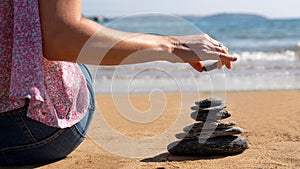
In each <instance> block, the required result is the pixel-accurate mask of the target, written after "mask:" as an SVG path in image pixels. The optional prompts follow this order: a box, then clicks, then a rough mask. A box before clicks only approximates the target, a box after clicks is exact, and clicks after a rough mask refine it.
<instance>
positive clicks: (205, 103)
mask: <svg viewBox="0 0 300 169" xmlns="http://www.w3.org/2000/svg"><path fill="white" fill-rule="evenodd" d="M195 104H196V105H197V106H199V107H200V108H203V109H204V108H209V107H216V106H221V105H224V103H223V100H222V99H220V98H215V97H213V98H208V99H204V100H200V101H198V102H195Z"/></svg>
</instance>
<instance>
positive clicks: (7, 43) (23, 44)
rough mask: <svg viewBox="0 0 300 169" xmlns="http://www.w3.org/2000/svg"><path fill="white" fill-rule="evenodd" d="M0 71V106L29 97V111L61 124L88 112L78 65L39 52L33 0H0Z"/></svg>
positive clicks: (34, 116) (21, 102) (2, 108)
mask: <svg viewBox="0 0 300 169" xmlns="http://www.w3.org/2000/svg"><path fill="white" fill-rule="evenodd" d="M0 72H1V73H0V79H1V80H0V112H6V111H9V110H13V109H17V108H20V107H22V106H24V104H25V98H29V99H30V103H29V107H28V112H27V116H28V117H30V118H32V119H34V120H37V121H39V122H42V123H44V124H46V125H49V126H54V127H60V128H65V127H70V126H72V125H74V124H75V123H77V122H78V121H80V119H82V118H83V117H84V115H85V114H86V112H87V109H88V104H89V95H88V89H87V86H86V81H85V77H84V75H83V74H82V72H81V70H80V68H79V66H78V65H77V64H75V63H69V62H58V61H48V60H46V59H44V58H43V52H42V35H41V25H40V18H39V7H38V0H1V3H0Z"/></svg>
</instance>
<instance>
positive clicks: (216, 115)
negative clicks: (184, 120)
mask: <svg viewBox="0 0 300 169" xmlns="http://www.w3.org/2000/svg"><path fill="white" fill-rule="evenodd" d="M230 116H231V113H230V112H229V111H227V110H219V111H208V112H198V111H196V112H193V113H192V114H191V118H192V119H194V120H196V121H209V120H210V121H217V120H220V119H226V118H229V117H230Z"/></svg>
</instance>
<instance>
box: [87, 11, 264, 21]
mask: <svg viewBox="0 0 300 169" xmlns="http://www.w3.org/2000/svg"><path fill="white" fill-rule="evenodd" d="M85 17H87V18H89V19H91V20H93V21H96V22H109V21H112V20H114V19H116V18H118V17H104V16H85ZM181 17H183V18H197V19H208V20H219V19H222V20H227V19H256V20H258V19H261V20H265V19H268V18H267V17H265V16H262V15H258V14H247V13H219V14H214V15H207V16H200V15H183V16H181Z"/></svg>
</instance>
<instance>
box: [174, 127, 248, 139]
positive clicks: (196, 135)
mask: <svg viewBox="0 0 300 169" xmlns="http://www.w3.org/2000/svg"><path fill="white" fill-rule="evenodd" d="M242 132H243V129H242V128H240V127H233V128H229V129H215V130H204V131H201V132H184V133H178V134H176V135H175V137H176V138H177V139H184V140H188V139H206V138H214V137H222V136H230V135H236V134H241V133H242Z"/></svg>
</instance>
